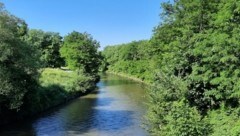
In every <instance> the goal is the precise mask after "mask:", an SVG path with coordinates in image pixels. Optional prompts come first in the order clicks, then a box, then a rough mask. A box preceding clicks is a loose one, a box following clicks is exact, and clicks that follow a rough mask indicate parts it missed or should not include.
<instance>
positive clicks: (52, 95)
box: [0, 3, 102, 125]
mask: <svg viewBox="0 0 240 136" xmlns="http://www.w3.org/2000/svg"><path fill="white" fill-rule="evenodd" d="M75 36H76V37H75ZM63 42H64V46H62V44H63ZM75 45H77V48H75V49H77V50H75V49H74V50H71V51H70V52H69V49H71V48H72V47H74V46H75ZM78 45H79V46H78ZM98 46H99V44H98V42H97V41H96V40H93V39H92V37H91V36H90V35H88V34H85V33H84V34H81V33H78V32H73V33H71V34H70V35H69V36H66V37H65V39H64V41H63V40H62V37H61V36H60V35H59V33H55V32H44V31H42V30H35V29H32V30H29V29H28V27H27V24H26V23H25V22H24V21H23V20H21V19H19V18H17V17H15V16H13V15H11V14H10V13H9V12H7V11H6V10H5V8H4V6H3V4H1V3H0V125H2V124H4V123H8V122H9V121H11V120H15V119H17V118H21V117H25V116H28V115H33V114H35V113H39V112H42V111H44V110H46V109H48V108H51V107H53V106H56V105H59V104H61V103H64V102H66V101H68V100H70V99H73V98H75V97H77V96H79V95H81V94H83V93H86V92H89V91H90V90H93V88H94V87H95V84H96V81H97V80H98V78H99V77H98V75H97V74H98V70H99V66H100V61H101V59H102V57H101V54H100V53H99V52H98V50H97V49H98ZM68 47H70V48H68ZM61 48H62V49H61ZM60 49H61V50H62V51H63V57H64V58H66V60H64V59H63V58H62V57H61V56H60ZM74 51H76V52H74ZM75 55H77V56H78V57H77V58H76V59H75V60H74V62H73V61H71V63H69V62H70V61H69V60H71V59H72V58H75V57H76V56H75ZM69 56H70V58H69ZM65 61H66V62H67V64H69V65H68V66H69V67H70V68H73V69H72V71H70V70H69V69H68V68H62V70H60V69H50V68H56V67H58V68H60V67H62V66H65ZM73 66H74V67H73ZM46 67H50V68H46Z"/></svg>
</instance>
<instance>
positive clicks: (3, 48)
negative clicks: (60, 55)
mask: <svg viewBox="0 0 240 136" xmlns="http://www.w3.org/2000/svg"><path fill="white" fill-rule="evenodd" d="M26 32H27V27H26V23H25V22H24V21H23V20H21V19H19V18H17V17H15V16H13V15H11V14H10V13H8V12H7V11H6V10H5V9H4V7H3V5H2V4H0V111H1V112H2V111H4V110H5V109H19V108H20V106H21V105H22V104H23V98H24V96H25V94H26V93H27V92H28V91H29V90H31V89H33V87H35V85H36V79H37V75H38V74H37V68H38V66H39V63H38V62H39V61H38V58H37V57H36V55H35V50H34V49H33V48H31V46H29V45H28V44H27V43H25V42H24V41H23V40H22V37H23V36H24V35H25V34H26Z"/></svg>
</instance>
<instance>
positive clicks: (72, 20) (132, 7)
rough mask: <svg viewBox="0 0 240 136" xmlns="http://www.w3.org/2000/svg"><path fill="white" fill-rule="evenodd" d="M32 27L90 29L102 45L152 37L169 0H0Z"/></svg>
mask: <svg viewBox="0 0 240 136" xmlns="http://www.w3.org/2000/svg"><path fill="white" fill-rule="evenodd" d="M0 1H1V2H3V3H4V4H5V7H6V9H7V10H8V11H9V12H11V13H12V14H14V15H16V16H17V17H20V18H22V19H24V20H25V21H26V22H27V24H28V25H29V27H30V28H34V29H42V30H44V31H53V32H59V33H60V34H61V35H62V36H64V35H66V34H68V33H70V32H72V31H73V30H75V31H79V32H88V33H89V34H91V35H92V36H93V38H94V39H96V40H98V41H99V42H100V44H101V48H103V47H104V46H106V45H115V44H121V43H126V42H131V41H133V40H142V39H149V38H150V37H151V35H152V30H153V27H155V26H157V25H158V24H159V22H160V17H159V14H160V12H161V8H160V3H161V2H162V1H167V0H0Z"/></svg>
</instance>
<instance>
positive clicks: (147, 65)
mask: <svg viewBox="0 0 240 136" xmlns="http://www.w3.org/2000/svg"><path fill="white" fill-rule="evenodd" d="M149 51H150V44H149V42H148V41H134V42H131V43H127V44H122V45H116V46H107V47H106V48H105V49H104V51H103V52H102V54H103V56H104V57H105V66H106V67H107V69H106V70H108V71H111V72H114V73H121V74H128V75H131V76H134V77H136V78H140V79H141V80H144V81H145V82H150V81H152V78H153V71H152V70H154V65H155V63H154V61H152V60H151V59H150V56H151V54H150V53H151V52H149Z"/></svg>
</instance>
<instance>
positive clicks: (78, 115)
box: [0, 74, 148, 136]
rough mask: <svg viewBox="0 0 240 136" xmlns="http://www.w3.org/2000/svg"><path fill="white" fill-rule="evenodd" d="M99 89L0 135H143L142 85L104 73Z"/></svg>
mask: <svg viewBox="0 0 240 136" xmlns="http://www.w3.org/2000/svg"><path fill="white" fill-rule="evenodd" d="M97 86H98V89H96V90H95V91H93V92H92V93H91V94H88V95H86V96H82V97H80V98H78V99H76V100H74V101H71V102H69V103H68V104H66V105H65V106H61V107H58V108H56V109H54V110H51V111H48V112H47V113H44V114H43V115H41V116H39V117H37V118H35V119H30V120H28V121H26V122H24V123H22V122H21V123H20V122H19V123H15V124H14V125H13V124H11V125H10V126H8V127H6V128H4V130H3V131H2V132H0V135H1V136H79V135H80V136H81V135H82V136H146V135H148V134H147V132H146V131H145V130H144V129H143V128H142V127H141V125H142V122H143V119H142V118H143V115H144V114H145V111H146V106H145V105H144V103H143V102H145V101H146V100H145V98H144V96H145V87H144V85H142V84H141V83H138V82H135V81H132V80H129V79H127V78H123V77H119V76H116V75H111V74H105V75H102V76H101V80H100V82H99V83H98V84H97Z"/></svg>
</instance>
